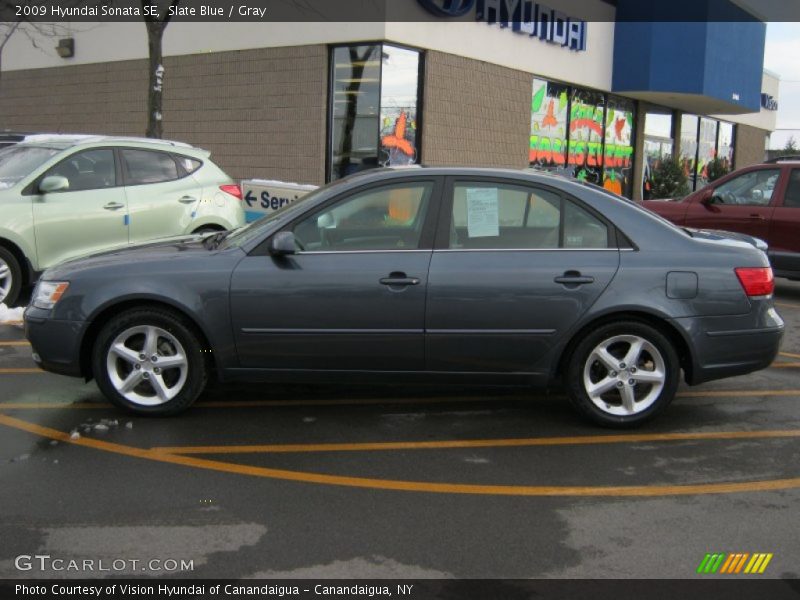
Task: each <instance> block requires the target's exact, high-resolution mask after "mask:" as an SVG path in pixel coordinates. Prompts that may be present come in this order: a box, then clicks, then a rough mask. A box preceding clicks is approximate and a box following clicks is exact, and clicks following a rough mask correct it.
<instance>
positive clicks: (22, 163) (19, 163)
mask: <svg viewBox="0 0 800 600" xmlns="http://www.w3.org/2000/svg"><path fill="white" fill-rule="evenodd" d="M59 152H61V150H58V149H56V148H43V147H41V146H28V145H21V144H19V145H16V146H11V147H9V148H3V149H2V150H0V189H3V188H9V187H11V186H12V185H14V184H15V183H17V182H18V181H19V180H20V179H22V178H23V177H25V176H26V175H28V174H29V173H30V172H31V171H33V170H35V169H36V168H37V167H39V166H41V165H43V164H44V163H45V162H47V161H48V160H49V159H50V158H52V157H53V156H55V155H56V154H58V153H59Z"/></svg>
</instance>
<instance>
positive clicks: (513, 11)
mask: <svg viewBox="0 0 800 600" xmlns="http://www.w3.org/2000/svg"><path fill="white" fill-rule="evenodd" d="M418 2H419V3H420V4H421V5H422V6H423V7H425V9H426V10H428V12H430V13H432V14H434V15H436V16H437V17H461V16H464V15H466V14H467V13H469V12H470V11H471V10H473V8H474V9H475V20H476V21H484V22H486V23H488V24H490V25H494V24H497V25H499V26H500V27H502V28H509V27H510V31H513V32H514V33H518V34H520V35H527V36H529V37H535V38H539V39H540V40H543V41H545V42H550V43H551V44H558V45H560V46H563V47H565V48H569V49H570V50H575V51H577V52H581V51H584V50H586V21H584V20H582V19H574V18H572V17H569V16H567V15H565V14H564V13H562V12H561V11H558V10H554V9H552V8H550V7H549V6H546V5H545V4H541V3H539V2H534V1H533V0H418Z"/></svg>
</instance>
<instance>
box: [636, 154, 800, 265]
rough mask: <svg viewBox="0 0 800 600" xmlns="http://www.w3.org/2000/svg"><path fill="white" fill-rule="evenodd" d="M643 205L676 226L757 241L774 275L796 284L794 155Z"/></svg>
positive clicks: (799, 161) (799, 227)
mask: <svg viewBox="0 0 800 600" xmlns="http://www.w3.org/2000/svg"><path fill="white" fill-rule="evenodd" d="M643 204H644V206H645V207H646V208H649V209H650V210H652V211H653V212H655V213H657V214H659V215H661V216H662V217H665V218H666V219H669V220H670V221H672V222H673V223H675V224H677V225H682V226H684V227H695V228H698V229H724V230H727V231H738V232H740V233H745V234H747V235H751V236H754V237H757V238H761V239H762V240H764V241H765V242H767V244H768V245H769V252H768V254H769V260H770V263H771V264H772V268H773V270H774V271H775V275H776V276H777V277H787V278H789V279H794V280H800V157H797V156H792V157H782V158H776V159H773V160H770V161H767V162H765V163H762V164H759V165H753V166H751V167H745V168H743V169H738V170H736V171H734V172H733V173H729V174H728V175H725V176H724V177H720V178H719V179H717V180H716V181H714V182H713V183H710V184H708V185H707V186H706V187H704V188H703V189H701V190H698V191H696V192H694V193H693V194H689V195H688V196H686V197H685V198H683V199H682V200H648V201H645V202H643Z"/></svg>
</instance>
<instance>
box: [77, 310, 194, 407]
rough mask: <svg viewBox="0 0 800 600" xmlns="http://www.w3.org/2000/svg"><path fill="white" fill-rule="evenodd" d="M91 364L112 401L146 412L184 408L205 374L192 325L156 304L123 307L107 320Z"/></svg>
mask: <svg viewBox="0 0 800 600" xmlns="http://www.w3.org/2000/svg"><path fill="white" fill-rule="evenodd" d="M92 367H93V369H94V376H95V379H96V380H97V385H98V387H99V388H100V390H101V391H102V392H103V393H104V394H105V395H106V397H107V398H108V399H109V400H111V402H113V403H114V404H116V405H117V406H120V407H122V408H125V409H127V410H130V411H132V412H135V413H138V414H147V415H171V414H175V413H178V412H180V411H182V410H185V409H186V408H188V407H189V406H190V405H191V404H192V403H193V402H194V401H195V400H196V399H197V397H198V396H199V395H200V393H201V392H202V391H203V389H204V388H205V385H206V380H207V376H208V369H207V365H206V359H205V357H204V353H203V345H202V343H201V340H200V337H199V336H198V334H197V333H196V332H195V330H194V327H193V326H192V325H191V324H190V323H188V322H187V321H186V320H185V319H183V318H182V317H181V316H180V315H178V314H176V313H173V312H172V311H169V310H166V309H160V308H150V309H135V310H130V311H126V312H124V313H121V314H119V315H117V316H115V317H114V318H112V319H111V320H110V321H109V322H108V323H106V324H105V326H104V327H103V328H102V329H101V331H100V334H99V335H98V337H97V341H96V342H95V346H94V352H93V357H92Z"/></svg>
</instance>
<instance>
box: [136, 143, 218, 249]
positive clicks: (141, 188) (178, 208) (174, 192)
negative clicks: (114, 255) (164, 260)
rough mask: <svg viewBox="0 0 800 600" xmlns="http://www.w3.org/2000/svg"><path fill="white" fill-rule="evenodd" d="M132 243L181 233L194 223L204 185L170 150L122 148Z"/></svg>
mask: <svg viewBox="0 0 800 600" xmlns="http://www.w3.org/2000/svg"><path fill="white" fill-rule="evenodd" d="M120 155H121V158H122V161H121V162H122V167H123V173H124V175H125V195H126V197H127V199H128V211H129V212H130V239H131V243H137V242H144V241H147V240H152V239H157V238H163V237H169V236H175V235H181V234H183V233H184V232H185V231H186V230H187V228H189V226H190V225H191V222H192V219H194V216H195V211H196V210H197V207H198V203H199V202H200V198H201V197H202V191H203V190H202V186H201V185H199V184H198V183H197V182H196V181H195V179H194V178H193V177H192V176H191V175H190V174H188V173H187V172H186V171H185V170H184V169H183V168H182V167H181V166H180V165H179V164H178V162H177V161H176V160H175V158H174V157H173V156H172V155H171V154H169V153H168V152H159V151H157V150H145V149H141V148H122V149H120Z"/></svg>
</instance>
